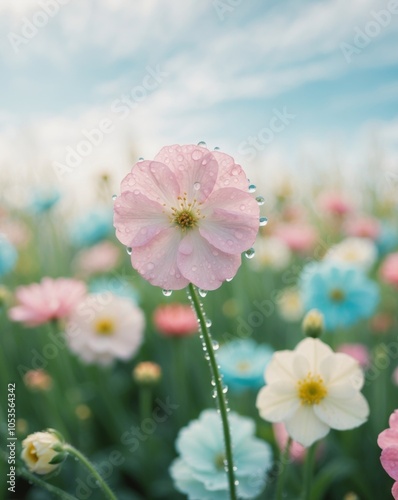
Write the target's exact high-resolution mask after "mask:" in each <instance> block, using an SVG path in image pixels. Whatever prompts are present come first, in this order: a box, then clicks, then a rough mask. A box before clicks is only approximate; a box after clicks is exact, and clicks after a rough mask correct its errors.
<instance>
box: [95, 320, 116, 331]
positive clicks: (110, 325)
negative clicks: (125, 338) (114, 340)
mask: <svg viewBox="0 0 398 500" xmlns="http://www.w3.org/2000/svg"><path fill="white" fill-rule="evenodd" d="M94 329H95V333H97V334H98V335H112V334H113V333H114V332H115V322H114V321H113V320H112V319H110V318H101V319H98V320H97V321H96V322H95V324H94Z"/></svg>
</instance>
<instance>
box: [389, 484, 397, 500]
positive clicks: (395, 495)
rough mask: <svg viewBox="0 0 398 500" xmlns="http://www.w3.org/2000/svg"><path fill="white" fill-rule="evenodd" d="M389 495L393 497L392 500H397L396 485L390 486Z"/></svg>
mask: <svg viewBox="0 0 398 500" xmlns="http://www.w3.org/2000/svg"><path fill="white" fill-rule="evenodd" d="M391 494H392V496H393V497H394V500H398V483H394V484H393V485H392V489H391Z"/></svg>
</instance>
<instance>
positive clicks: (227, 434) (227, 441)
mask: <svg viewBox="0 0 398 500" xmlns="http://www.w3.org/2000/svg"><path fill="white" fill-rule="evenodd" d="M188 288H189V293H190V295H191V297H192V299H191V300H192V304H193V306H194V309H195V312H196V315H197V317H198V320H199V323H200V327H201V332H202V335H203V340H204V343H205V345H206V349H207V354H208V356H209V363H210V367H211V370H212V375H213V377H214V382H215V388H216V392H217V400H218V408H219V410H220V415H221V421H222V427H223V433H224V445H225V459H226V461H227V475H228V484H229V493H230V498H231V500H236V499H237V495H236V481H235V472H234V461H233V454H232V441H231V431H230V428H229V422H228V412H227V401H226V397H225V394H224V392H223V387H222V383H221V374H220V371H219V369H218V364H217V360H216V355H215V352H214V349H213V343H212V339H211V334H210V331H209V329H208V328H207V326H206V319H205V316H204V314H203V310H202V308H201V305H200V300H199V297H198V292H197V290H196V288H195V287H194V286H193V285H192V283H190V284H189V285H188Z"/></svg>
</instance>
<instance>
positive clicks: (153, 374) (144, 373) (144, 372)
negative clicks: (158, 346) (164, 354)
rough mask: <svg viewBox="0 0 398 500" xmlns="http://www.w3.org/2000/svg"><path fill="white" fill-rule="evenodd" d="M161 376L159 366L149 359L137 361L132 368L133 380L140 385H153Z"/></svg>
mask: <svg viewBox="0 0 398 500" xmlns="http://www.w3.org/2000/svg"><path fill="white" fill-rule="evenodd" d="M161 377H162V370H161V368H160V366H159V365H158V364H156V363H152V362H151V361H143V362H142V363H139V364H138V365H137V366H136V367H135V368H134V370H133V378H134V380H135V381H136V382H137V383H138V384H141V385H154V384H157V383H158V382H159V380H160V379H161Z"/></svg>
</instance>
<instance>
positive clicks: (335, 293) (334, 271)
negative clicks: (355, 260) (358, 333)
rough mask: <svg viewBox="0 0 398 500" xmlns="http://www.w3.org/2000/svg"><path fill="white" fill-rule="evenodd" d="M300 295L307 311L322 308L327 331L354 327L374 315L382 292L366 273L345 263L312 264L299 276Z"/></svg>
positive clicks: (320, 309)
mask: <svg viewBox="0 0 398 500" xmlns="http://www.w3.org/2000/svg"><path fill="white" fill-rule="evenodd" d="M300 292H301V295H302V299H303V303H304V307H305V309H306V311H309V310H310V309H319V311H321V312H322V313H323V315H324V317H325V328H326V330H334V329H335V328H339V327H346V326H351V325H353V324H354V323H356V322H357V321H358V320H360V319H362V318H368V317H369V316H371V315H372V314H373V312H374V311H375V309H376V306H377V304H378V302H379V289H378V286H377V285H376V283H374V282H373V281H371V280H369V279H368V278H367V277H366V276H365V274H364V272H363V271H361V270H360V269H358V268H354V267H350V266H347V265H345V264H338V263H333V262H313V263H311V264H309V265H308V266H306V267H305V268H304V270H303V272H302V275H301V277H300Z"/></svg>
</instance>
